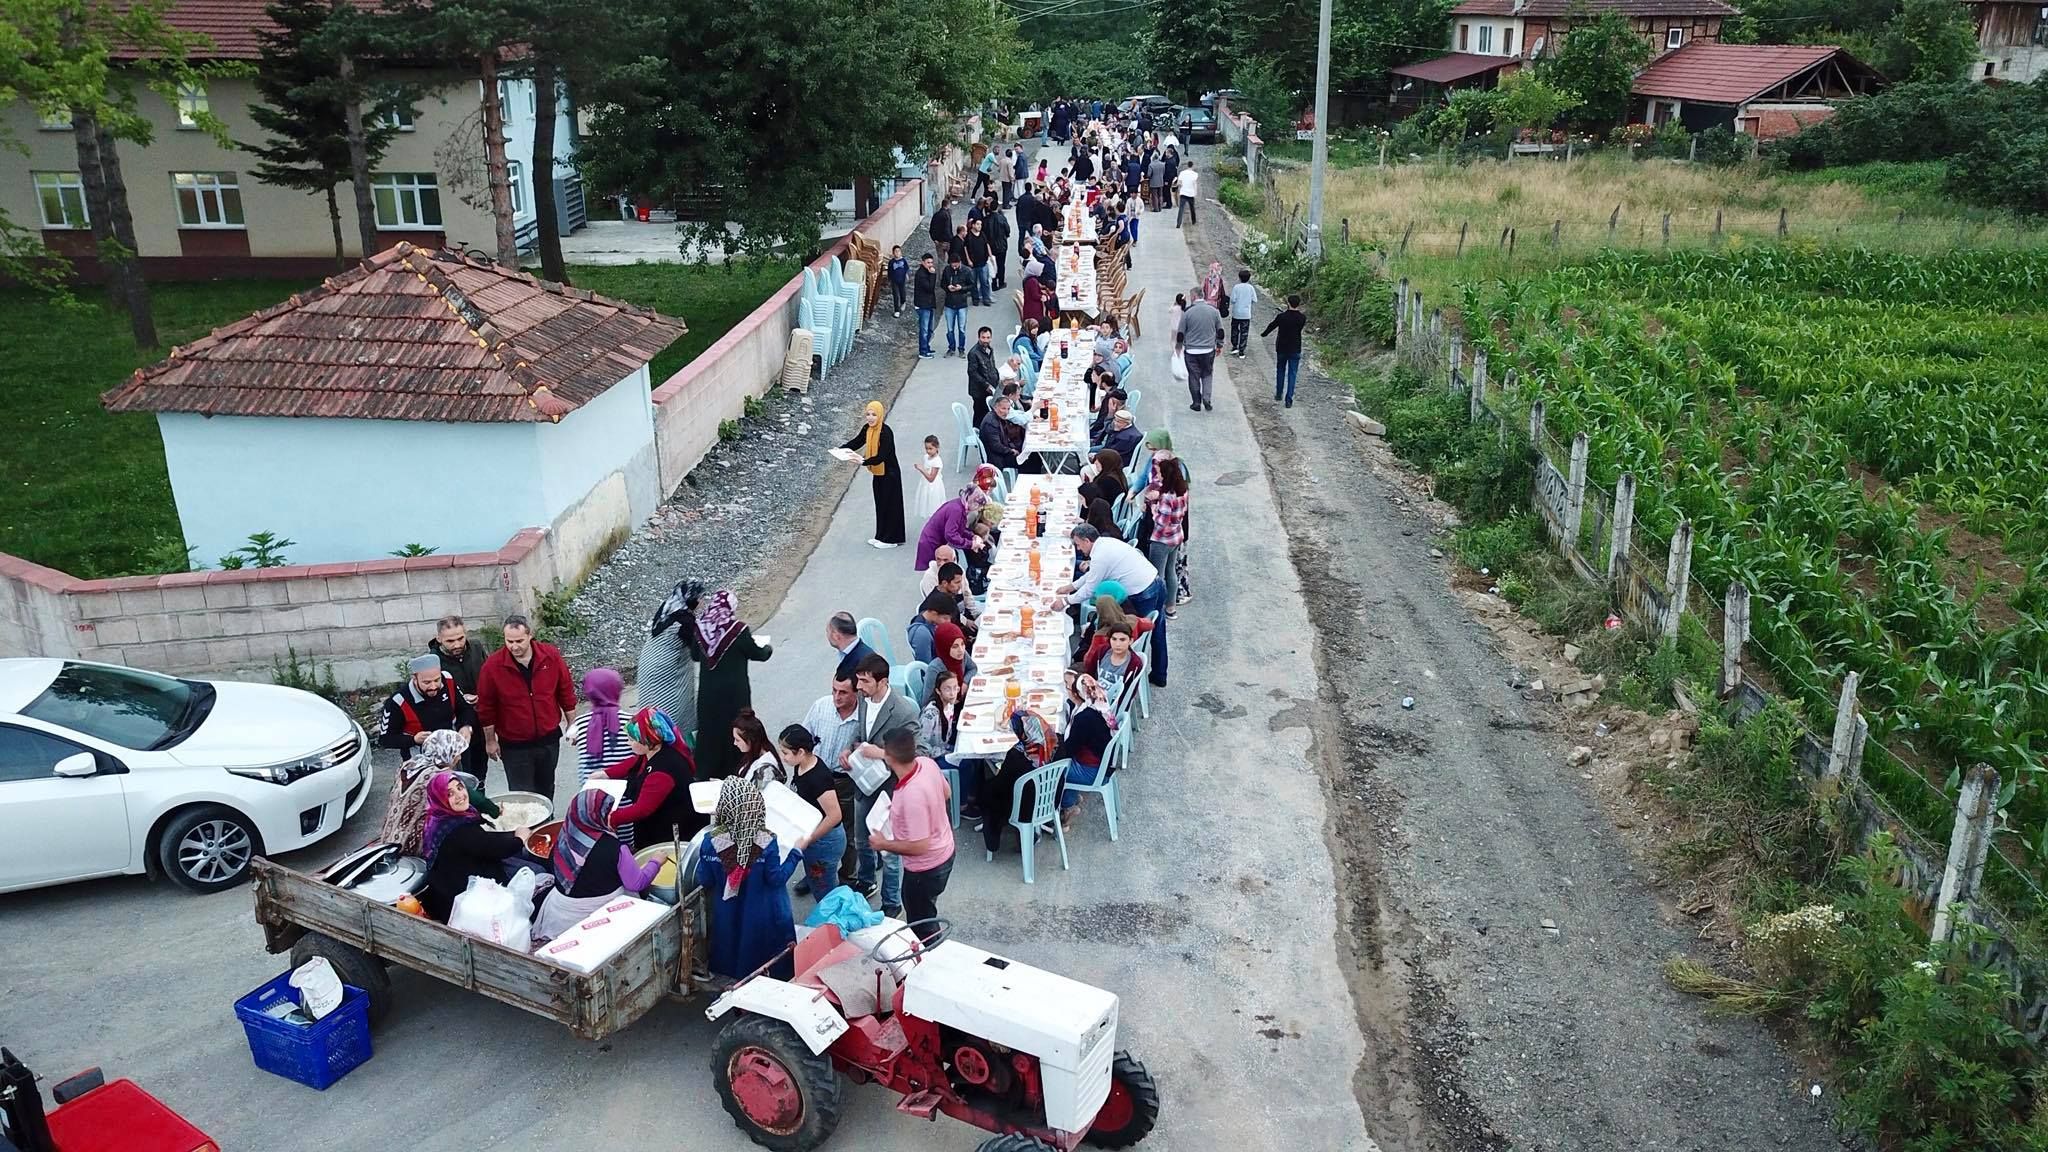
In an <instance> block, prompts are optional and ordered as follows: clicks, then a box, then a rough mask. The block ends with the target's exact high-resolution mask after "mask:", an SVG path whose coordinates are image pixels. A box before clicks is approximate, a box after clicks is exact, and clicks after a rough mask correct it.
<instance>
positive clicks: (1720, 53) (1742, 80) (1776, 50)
mask: <svg viewBox="0 0 2048 1152" xmlns="http://www.w3.org/2000/svg"><path fill="white" fill-rule="evenodd" d="M1840 51H1841V49H1840V48H1833V47H1829V46H1828V45H1825V44H1713V43H1709V42H1707V41H1704V40H1696V41H1694V42H1692V43H1691V44H1687V45H1686V46H1684V47H1683V48H1680V49H1678V50H1677V51H1675V52H1671V53H1669V54H1667V55H1665V56H1662V57H1660V58H1658V59H1657V60H1655V61H1653V62H1651V64H1650V66H1649V67H1647V68H1645V69H1643V70H1642V72H1640V73H1638V74H1637V76H1636V80H1635V84H1634V85H1632V86H1631V87H1630V89H1629V91H1631V92H1633V93H1635V94H1636V95H1638V96H1661V97H1663V98H1665V99H1667V100H1696V101H1698V102H1700V103H1702V104H1729V105H1735V104H1743V103H1746V102H1748V101H1750V100H1753V99H1755V98H1756V97H1758V96H1761V95H1763V94H1764V93H1765V92H1768V91H1770V90H1771V89H1773V88H1775V87H1777V86H1778V85H1780V84H1783V83H1784V82H1785V81H1787V80H1790V79H1792V78H1793V77H1794V76H1797V75H1799V74H1800V73H1801V72H1804V71H1806V70H1807V69H1808V68H1811V67H1813V66H1814V65H1816V64H1819V63H1821V62H1822V61H1824V60H1826V59H1828V58H1829V57H1830V56H1833V55H1834V54H1836V53H1837V52H1840Z"/></svg>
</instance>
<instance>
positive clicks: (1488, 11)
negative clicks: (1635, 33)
mask: <svg viewBox="0 0 2048 1152" xmlns="http://www.w3.org/2000/svg"><path fill="white" fill-rule="evenodd" d="M1574 3H1576V0H1527V2H1526V3H1524V4H1522V6H1521V7H1520V8H1517V7H1516V6H1515V4H1516V0H1465V2H1464V3H1462V4H1460V5H1458V6H1457V7H1456V8H1453V9H1451V15H1453V16H1534V17H1536V18H1538V19H1549V20H1555V19H1558V18H1559V17H1563V16H1569V15H1570V14H1571V10H1572V7H1573V5H1574ZM1586 7H1587V8H1588V9H1590V10H1591V11H1592V12H1593V13H1595V14H1596V15H1597V14H1599V13H1601V12H1608V11H1615V12H1620V13H1622V14H1623V15H1625V16H1641V17H1654V16H1733V15H1735V13H1736V11H1737V9H1735V8H1734V7H1733V6H1731V5H1728V4H1724V3H1722V0H1586Z"/></svg>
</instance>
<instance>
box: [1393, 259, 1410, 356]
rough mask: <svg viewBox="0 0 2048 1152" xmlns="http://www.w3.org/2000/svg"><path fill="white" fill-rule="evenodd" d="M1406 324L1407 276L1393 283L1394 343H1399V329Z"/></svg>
mask: <svg viewBox="0 0 2048 1152" xmlns="http://www.w3.org/2000/svg"><path fill="white" fill-rule="evenodd" d="M1407 326H1408V278H1407V277H1406V276H1403V277H1401V282H1400V283H1399V284H1396V285H1394V343H1395V344H1396V345H1399V344H1400V343H1401V329H1403V328H1406V327H1407Z"/></svg>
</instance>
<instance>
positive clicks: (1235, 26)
mask: <svg viewBox="0 0 2048 1152" xmlns="http://www.w3.org/2000/svg"><path fill="white" fill-rule="evenodd" d="M1318 8H1319V4H1318V3H1317V0H1237V2H1236V3H1235V4H1234V5H1233V11H1232V13H1231V18H1230V44H1231V49H1232V56H1233V59H1234V63H1233V66H1232V68H1231V74H1232V75H1233V76H1235V75H1236V73H1237V71H1238V69H1240V68H1243V67H1244V66H1245V65H1247V64H1249V63H1251V62H1252V61H1254V60H1259V61H1263V62H1264V63H1265V64H1266V66H1267V67H1269V68H1271V69H1272V71H1273V73H1274V75H1276V76H1278V77H1279V79H1280V83H1281V84H1282V85H1284V86H1285V87H1286V88H1287V89H1289V90H1290V92H1313V91H1314V90H1315V83H1316V18H1317V10H1318ZM1345 8H1346V10H1347V13H1348V11H1349V9H1350V5H1349V4H1346V5H1345ZM1335 27H1336V17H1335V15H1334V14H1333V15H1332V16H1331V28H1332V33H1331V41H1332V43H1333V44H1334V43H1335V31H1334V29H1335ZM1195 50H1196V51H1200V50H1201V49H1200V48H1199V47H1198V48H1196V49H1195ZM1334 72H1335V65H1334V64H1333V65H1332V73H1333V75H1334ZM1231 86H1232V87H1240V85H1237V84H1232V85H1231Z"/></svg>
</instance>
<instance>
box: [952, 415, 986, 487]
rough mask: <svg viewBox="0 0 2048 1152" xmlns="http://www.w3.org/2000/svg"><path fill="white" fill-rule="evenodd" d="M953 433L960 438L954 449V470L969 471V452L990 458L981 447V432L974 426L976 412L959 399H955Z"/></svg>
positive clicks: (982, 457) (978, 456)
mask: <svg viewBox="0 0 2048 1152" xmlns="http://www.w3.org/2000/svg"><path fill="white" fill-rule="evenodd" d="M953 434H954V435H955V436H957V437H959V438H960V443H959V445H958V446H957V447H955V448H954V449H953V471H955V472H965V471H967V454H968V453H969V452H972V453H974V455H975V456H976V457H977V458H979V459H982V460H986V459H988V456H987V454H986V453H984V452H983V451H982V448H981V433H980V431H979V430H977V429H976V428H975V427H974V414H973V413H972V412H969V411H968V410H967V405H965V404H962V403H961V402H959V401H958V400H955V401H953Z"/></svg>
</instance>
